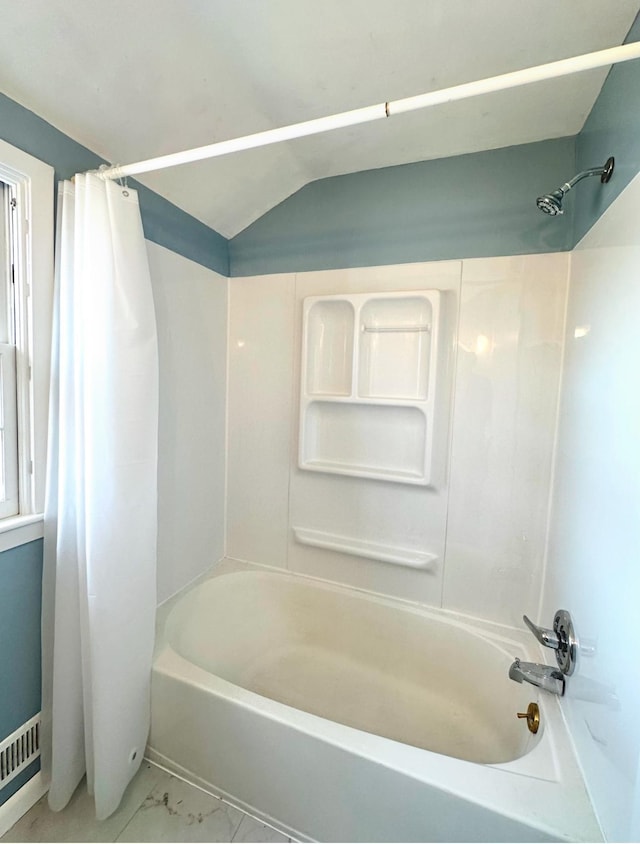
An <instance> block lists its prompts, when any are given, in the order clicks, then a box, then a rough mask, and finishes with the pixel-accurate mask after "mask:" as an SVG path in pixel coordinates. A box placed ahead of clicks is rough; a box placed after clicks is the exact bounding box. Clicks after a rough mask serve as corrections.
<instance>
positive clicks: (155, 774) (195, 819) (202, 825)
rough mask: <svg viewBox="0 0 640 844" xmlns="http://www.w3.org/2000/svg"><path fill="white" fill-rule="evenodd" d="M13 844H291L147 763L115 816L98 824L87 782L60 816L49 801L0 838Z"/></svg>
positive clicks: (38, 804) (278, 834)
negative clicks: (193, 843) (16, 843)
mask: <svg viewBox="0 0 640 844" xmlns="http://www.w3.org/2000/svg"><path fill="white" fill-rule="evenodd" d="M5 841H6V842H9V841H33V842H35V841H56V842H57V841H87V842H93V841H112V842H113V841H174V842H183V841H184V842H190V841H226V842H231V841H233V842H240V841H249V842H251V841H254V842H263V841H266V842H268V841H290V839H289V838H287V837H286V836H284V835H282V834H281V833H279V832H277V831H276V830H275V829H272V828H271V827H269V826H266V825H265V824H262V823H260V822H259V821H257V820H255V819H254V818H252V817H251V816H250V815H246V814H244V812H241V811H240V810H239V809H235V808H233V806H229V805H228V804H227V803H223V802H222V801H221V800H218V799H217V798H216V797H213V796H211V795H210V794H206V793H205V792H204V791H201V790H200V789H199V788H196V787H195V786H192V785H189V784H188V783H185V782H183V781H182V780H180V779H177V778H176V777H173V776H171V774H168V773H167V772H166V771H163V770H161V769H160V768H157V767H155V765H150V764H149V763H148V762H146V761H144V762H143V763H142V766H141V767H140V770H139V771H138V773H137V774H136V776H135V777H134V778H133V780H132V781H131V782H130V783H129V787H128V788H127V790H126V792H125V795H124V797H123V799H122V803H121V804H120V808H119V809H118V811H117V812H115V813H114V814H113V815H111V817H110V818H107V820H105V821H97V820H96V818H95V812H94V808H93V800H92V798H91V797H90V796H89V794H88V793H87V788H86V784H85V782H84V781H83V782H82V783H81V785H80V786H78V789H77V790H76V792H75V794H74V795H73V797H72V799H71V801H70V803H69V805H68V806H67V807H66V808H65V809H64V810H63V811H62V812H52V811H51V810H50V809H49V806H48V805H47V796H46V795H45V796H44V797H43V798H42V799H41V800H39V801H38V802H37V803H36V804H35V806H33V807H32V808H31V809H30V810H29V811H28V812H27V813H26V815H24V816H23V817H22V818H20V820H19V821H18V822H17V823H16V824H15V825H14V826H13V827H12V828H11V829H10V830H9V831H8V832H7V833H5V835H3V836H2V838H0V842H5Z"/></svg>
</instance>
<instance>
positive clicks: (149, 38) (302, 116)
mask: <svg viewBox="0 0 640 844" xmlns="http://www.w3.org/2000/svg"><path fill="white" fill-rule="evenodd" d="M638 9H639V2H638V0H615V2H608V3H603V2H602V0H561V2H551V0H527V2H525V0H19V2H13V3H8V2H5V3H3V4H2V14H1V18H0V20H1V23H2V36H3V37H2V50H0V88H1V89H2V90H3V92H4V93H5V94H7V95H8V96H9V97H12V98H13V99H15V100H17V101H18V102H20V103H21V104H22V105H25V106H27V107H28V108H30V109H32V110H33V111H35V112H36V113H37V114H39V115H40V116H42V117H44V118H45V119H46V120H48V121H49V122H50V123H52V124H53V125H54V126H56V127H57V128H59V129H61V130H62V131H63V132H65V133H66V134H68V135H70V136H71V137H72V138H74V139H75V140H77V141H79V142H81V143H82V144H84V145H85V146H87V147H89V148H90V149H92V150H93V151H94V152H96V153H98V154H99V155H101V156H103V157H104V158H106V159H108V160H110V161H112V162H114V163H119V164H124V163H129V162H131V161H137V160H140V159H146V158H151V157H153V156H156V155H162V154H164V153H168V152H176V151H178V150H182V149H188V148H190V147H195V146H200V145H203V144H208V143H213V142H214V141H217V140H223V139H226V138H233V137H237V136H240V135H245V134H248V133H251V132H257V131H261V130H263V129H269V128H274V127H277V126H282V125H286V124H288V123H294V122H297V121H301V120H307V119H311V118H313V117H320V116H323V115H326V114H332V113H335V112H339V111H343V110H347V109H353V108H358V107H360V106H365V105H371V104H373V103H378V102H382V101H385V100H393V99H397V98H401V97H406V96H411V95H413V94H419V93H423V92H425V91H430V90H435V89H437V88H442V87H445V86H449V85H455V84H457V83H461V82H467V81H471V80H474V79H479V78H482V77H486V76H493V75H495V74H499V73H506V72H508V71H511V70H517V69H520V68H523V67H529V66H531V65H536V64H541V63H544V62H548V61H554V60H556V59H561V58H566V57H568V56H573V55H578V54H580V53H586V52H590V51H592V50H597V49H602V48H605V47H611V46H615V45H618V44H621V43H622V42H623V40H624V38H625V36H626V34H627V32H628V30H629V28H630V27H631V24H632V23H633V20H634V17H635V15H636V14H637V12H638ZM606 73H607V69H606V68H605V69H601V70H596V71H589V72H586V73H581V74H577V75H574V76H571V77H566V78H564V79H560V80H555V81H552V82H546V83H539V84H536V85H529V86H527V87H525V88H520V89H515V90H512V91H504V92H500V93H495V94H491V95H487V96H484V97H480V98H477V99H473V100H467V101H463V102H459V103H452V104H449V105H445V106H440V107H438V108H435V109H430V110H428V111H425V112H421V113H413V114H408V115H404V116H398V117H396V118H394V119H392V120H388V121H380V122H377V123H373V124H369V125H364V126H359V127H352V128H349V129H342V130H337V131H334V132H330V133H327V134H323V135H319V136H316V137H313V138H306V139H302V140H297V141H292V142H289V143H285V144H279V145H277V146H272V147H268V148H263V149H258V150H252V151H248V152H243V153H239V154H235V155H233V156H228V157H225V158H218V159H215V160H211V161H207V162H199V163H197V164H190V165H184V166H181V167H177V168H174V169H171V170H165V171H162V172H156V173H150V174H147V175H145V176H141V177H140V181H141V182H143V183H144V184H146V185H148V186H149V187H150V188H153V189H154V190H156V191H157V192H158V193H160V194H162V195H163V196H165V197H167V199H170V200H171V201H172V202H174V203H175V204H176V205H178V206H180V207H181V208H183V209H184V210H186V211H188V212H189V213H191V214H193V215H194V216H195V217H197V218H199V219H200V220H202V221H203V222H205V223H206V224H208V225H209V226H211V227H212V228H214V229H216V230H217V231H219V232H221V233H222V234H224V235H225V236H227V237H230V236H233V235H234V234H236V233H237V232H239V231H241V230H242V229H244V228H245V227H246V226H247V225H249V224H250V223H251V222H253V221H254V220H255V219H257V218H258V217H260V216H261V215H262V214H264V213H265V212H266V211H267V210H269V209H270V208H271V207H273V206H274V205H276V204H277V203H279V202H281V201H282V200H283V199H285V198H286V197H287V196H289V195H290V194H292V193H294V192H295V191H296V190H298V189H299V188H300V187H302V186H303V185H305V184H306V183H307V182H310V181H312V180H314V179H319V178H323V177H326V176H333V175H338V174H342V173H349V172H355V171H358V170H367V169H370V168H376V167H385V166H389V165H393V164H402V163H407V162H410V161H421V160H425V159H433V158H440V157H445V156H451V155H456V154H460V153H467V152H475V151H478V150H483V149H492V148H497V147H502V146H508V145H511V144H519V143H526V142H528V141H536V140H542V139H544V138H556V137H563V136H566V135H573V134H576V133H577V132H579V131H580V129H581V128H582V125H583V123H584V120H585V118H586V116H587V115H588V113H589V111H590V109H591V107H592V105H593V103H594V101H595V99H596V97H597V95H598V92H599V90H600V88H601V86H602V83H603V81H604V79H605V77H606Z"/></svg>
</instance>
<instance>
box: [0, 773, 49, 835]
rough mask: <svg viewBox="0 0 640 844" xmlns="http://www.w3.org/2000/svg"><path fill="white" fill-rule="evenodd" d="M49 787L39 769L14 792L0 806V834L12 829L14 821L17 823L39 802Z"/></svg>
mask: <svg viewBox="0 0 640 844" xmlns="http://www.w3.org/2000/svg"><path fill="white" fill-rule="evenodd" d="M48 788H49V784H48V783H47V782H46V781H45V778H44V777H43V776H42V771H38V773H37V774H34V775H33V776H32V777H31V779H30V780H29V781H28V782H26V783H25V784H24V785H23V786H22V788H19V789H18V790H17V791H16V793H15V794H12V795H11V797H10V798H9V799H8V800H6V801H5V802H4V803H3V804H2V806H0V836H2V835H4V834H5V832H7V831H8V830H10V829H11V827H12V826H13V825H14V823H17V822H18V821H19V820H20V818H21V817H22V816H23V815H24V814H25V813H26V812H28V811H29V809H30V808H31V807H32V806H33V805H34V804H35V803H37V802H38V800H39V799H40V798H41V797H42V795H43V794H46V792H47V789H48Z"/></svg>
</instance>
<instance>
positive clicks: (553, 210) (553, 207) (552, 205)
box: [536, 188, 564, 217]
mask: <svg viewBox="0 0 640 844" xmlns="http://www.w3.org/2000/svg"><path fill="white" fill-rule="evenodd" d="M563 196H564V191H563V190H562V188H560V189H559V190H554V191H553V193H545V195H544V196H539V197H538V198H537V199H536V205H537V206H538V208H539V209H540V210H541V211H544V213H545V214H549V215H550V216H551V217H555V216H556V214H564V211H563V210H562V198H563Z"/></svg>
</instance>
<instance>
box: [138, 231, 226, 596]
mask: <svg viewBox="0 0 640 844" xmlns="http://www.w3.org/2000/svg"><path fill="white" fill-rule="evenodd" d="M147 252H148V255H149V265H150V269H151V281H152V286H153V297H154V303H155V308H156V320H157V325H158V351H159V362H160V416H159V431H158V450H159V454H158V578H157V583H158V601H163V600H165V598H168V597H169V596H170V595H172V594H173V593H174V592H177V591H178V590H179V589H181V588H182V587H183V586H186V584H187V583H189V581H191V580H193V579H194V578H195V577H197V576H198V575H199V574H201V573H202V572H203V571H205V569H207V568H208V567H209V566H210V565H212V564H213V563H215V562H216V560H219V559H220V557H222V556H223V555H224V510H225V392H226V357H227V297H228V280H227V279H226V278H223V277H222V276H220V275H218V274H217V273H215V272H213V271H212V270H209V269H206V268H205V267H202V266H201V265H200V264H196V263H194V262H193V261H189V260H188V259H187V258H183V257H182V256H181V255H178V254H177V253H175V252H171V251H169V250H168V249H165V248H164V247H162V246H157V245H156V244H154V243H150V242H149V241H147Z"/></svg>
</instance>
